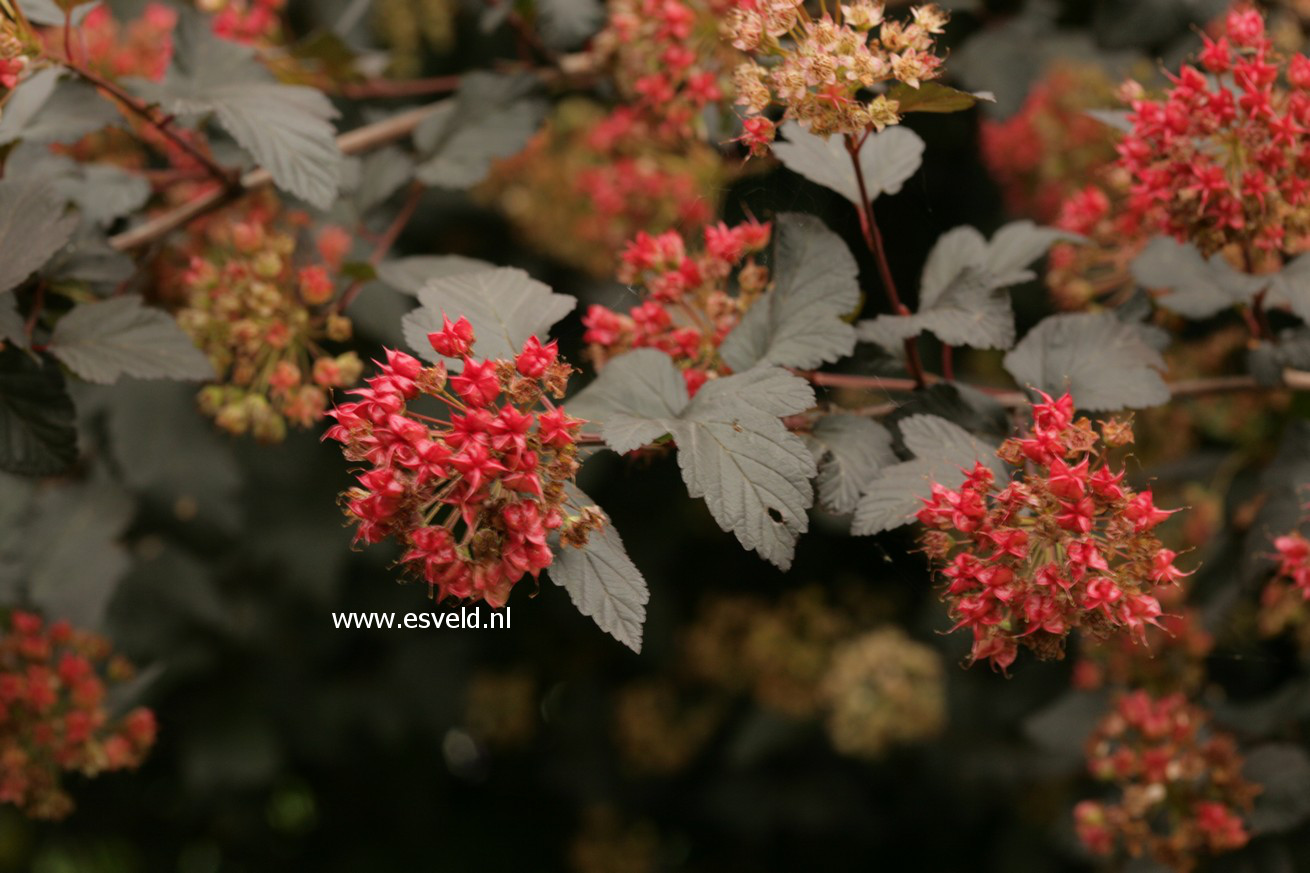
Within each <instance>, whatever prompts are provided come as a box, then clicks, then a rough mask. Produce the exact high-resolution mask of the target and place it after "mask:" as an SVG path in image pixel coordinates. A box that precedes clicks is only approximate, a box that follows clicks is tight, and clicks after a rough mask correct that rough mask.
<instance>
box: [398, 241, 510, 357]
mask: <svg viewBox="0 0 1310 873" xmlns="http://www.w3.org/2000/svg"><path fill="white" fill-rule="evenodd" d="M493 269H495V264H489V263H487V262H486V261H479V260H478V259H477V258H466V257H464V256H462V255H414V256H413V257H409V258H395V259H393V260H390V261H383V262H382V263H381V264H380V265H378V278H379V279H381V280H382V283H383V284H384V285H387V286H388V287H390V288H392V289H393V290H396V291H400V292H401V293H403V294H408V295H410V296H411V297H417V296H418V294H419V292H420V291H422V290H423V288H424V286H425V285H427V284H428V283H429V282H431V281H432V280H434V279H445V278H446V277H447V276H459V275H461V274H463V273H476V272H478V271H479V270H493ZM426 341H427V340H426V339H425V340H424V342H426Z"/></svg>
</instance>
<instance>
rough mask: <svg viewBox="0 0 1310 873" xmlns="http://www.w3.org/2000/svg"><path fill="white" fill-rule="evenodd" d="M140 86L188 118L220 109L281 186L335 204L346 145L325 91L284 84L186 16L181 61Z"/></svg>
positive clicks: (178, 52) (200, 20)
mask: <svg viewBox="0 0 1310 873" xmlns="http://www.w3.org/2000/svg"><path fill="white" fill-rule="evenodd" d="M137 90H138V91H140V92H142V93H144V94H146V95H147V96H148V97H150V98H151V99H154V100H156V101H157V102H159V103H160V105H162V106H163V107H164V109H165V110H166V111H168V112H171V113H174V114H176V115H181V116H195V115H206V114H209V113H213V114H214V116H215V117H216V118H217V120H218V123H219V124H220V125H221V126H222V127H223V129H224V130H226V131H227V132H228V133H229V134H231V136H232V138H233V139H235V140H236V141H237V144H238V145H240V146H241V147H242V148H244V149H246V150H247V151H248V152H250V154H251V156H252V157H253V158H254V159H255V160H256V161H257V162H258V163H259V164H260V165H261V166H262V167H263V168H264V169H266V170H268V172H269V173H270V174H271V175H272V177H273V182H274V184H276V185H277V186H278V187H279V188H281V189H283V190H285V191H289V192H290V193H292V194H294V195H296V196H297V197H300V198H301V199H302V200H305V201H306V202H308V203H311V204H313V205H314V206H317V207H319V208H320V209H327V208H328V207H329V206H331V205H332V202H333V201H334V200H335V199H336V196H337V186H338V182H339V179H340V170H339V165H340V163H341V150H340V149H339V148H338V147H337V142H336V130H335V128H333V126H332V123H331V122H332V119H334V118H336V117H337V115H338V113H337V110H336V108H335V107H333V105H332V101H330V100H329V99H328V98H327V97H326V96H325V95H324V94H323V93H322V92H321V91H318V90H316V89H314V88H310V87H306V86H304V85H283V84H280V83H278V82H277V81H276V80H275V79H274V78H273V75H272V74H271V73H269V72H268V70H266V69H265V68H264V66H263V65H262V64H261V63H260V62H259V61H258V59H257V58H256V57H255V55H254V50H253V49H251V48H249V47H247V46H242V45H238V44H236V43H232V42H227V41H226V40H222V39H219V38H218V37H216V36H214V35H213V34H212V32H211V31H210V29H209V25H208V22H207V20H206V19H205V18H204V17H202V16H197V15H184V16H182V21H181V24H180V25H179V27H178V29H177V48H176V49H175V51H174V56H173V64H172V66H171V67H170V68H169V70H168V74H167V75H166V76H165V78H164V82H163V83H162V84H161V85H158V86H156V85H153V84H150V83H144V84H143V83H137Z"/></svg>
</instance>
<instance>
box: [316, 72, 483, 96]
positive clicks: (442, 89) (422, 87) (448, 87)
mask: <svg viewBox="0 0 1310 873" xmlns="http://www.w3.org/2000/svg"><path fill="white" fill-rule="evenodd" d="M459 80H460V77H459V76H433V77H431V78H428V79H371V80H369V81H367V82H352V83H348V84H345V85H342V86H341V88H340V90H339V93H340V94H341V96H342V97H349V98H350V99H352V100H364V99H369V98H388V97H426V96H430V95H433V94H449V93H450V92H452V91H455V90H457V89H458V88H459Z"/></svg>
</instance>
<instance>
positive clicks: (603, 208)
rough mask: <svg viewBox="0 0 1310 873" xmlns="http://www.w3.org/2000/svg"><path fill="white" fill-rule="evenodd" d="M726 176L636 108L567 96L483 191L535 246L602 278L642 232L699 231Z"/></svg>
mask: <svg viewBox="0 0 1310 873" xmlns="http://www.w3.org/2000/svg"><path fill="white" fill-rule="evenodd" d="M729 175H730V172H729V169H728V168H727V167H725V165H724V163H723V160H722V159H721V158H720V157H719V155H718V153H717V152H716V151H715V149H714V148H713V147H711V146H709V145H707V144H706V143H704V142H701V141H699V140H693V139H686V140H682V141H680V142H671V141H667V140H661V138H659V137H657V136H654V135H652V133H651V127H650V125H649V124H648V123H647V122H646V121H645V120H644V119H643V115H642V112H641V111H640V110H639V109H638V108H637V107H633V106H620V107H618V108H616V109H614V110H613V111H611V112H609V113H608V114H602V113H601V112H600V111H599V108H598V107H596V106H594V105H593V104H591V103H588V102H587V101H582V100H568V101H564V102H563V103H562V104H561V105H560V106H559V107H558V109H557V110H556V113H555V115H554V116H552V118H551V119H550V120H549V121H547V123H546V126H545V127H544V128H543V129H542V130H541V131H540V132H539V133H538V134H537V135H536V136H535V137H533V139H532V140H531V141H530V142H529V143H528V146H527V148H525V149H524V150H523V151H522V152H520V153H519V154H518V155H516V156H514V157H512V158H508V159H506V160H504V161H500V162H499V163H498V164H497V165H496V167H495V168H494V169H493V171H492V176H491V179H490V180H489V181H488V182H487V183H486V184H485V185H484V186H483V191H484V192H485V193H487V194H490V195H492V196H493V197H494V198H495V199H496V200H497V201H498V202H499V204H500V207H501V208H502V209H503V210H504V211H505V212H506V214H507V215H508V216H509V217H510V218H511V219H512V220H513V221H514V222H515V224H516V225H517V226H518V227H519V228H520V229H521V230H522V231H523V232H524V233H525V235H526V236H528V237H529V239H530V241H531V242H532V244H534V245H536V246H538V247H539V248H541V249H542V250H543V251H546V252H549V253H550V254H552V255H554V256H555V257H559V258H561V259H563V260H566V261H568V262H570V263H573V264H577V265H579V266H582V267H584V268H586V269H588V270H590V271H591V272H593V273H595V274H597V275H608V274H610V273H612V272H613V271H614V268H615V263H616V259H617V255H618V252H619V250H620V249H621V248H622V247H623V244H624V243H625V242H626V241H627V240H629V239H631V238H632V236H633V235H634V234H635V233H637V232H638V231H640V230H646V231H650V232H659V231H662V230H664V229H667V228H671V227H677V228H680V229H682V230H683V231H696V230H699V229H700V228H702V227H704V226H705V225H706V224H707V223H708V222H709V221H710V219H711V218H712V217H713V215H714V213H715V211H716V210H717V208H718V203H719V199H720V197H721V196H722V191H723V189H724V187H725V185H726V183H727V181H728V177H729Z"/></svg>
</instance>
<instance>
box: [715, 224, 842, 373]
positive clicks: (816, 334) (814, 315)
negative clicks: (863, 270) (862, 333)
mask: <svg viewBox="0 0 1310 873" xmlns="http://www.w3.org/2000/svg"><path fill="white" fill-rule="evenodd" d="M774 262H775V266H774V274H773V275H774V287H773V289H772V290H770V291H769V292H767V293H766V294H765V295H764V296H763V297H762V298H761V299H760V300H758V301H756V303H755V304H754V305H752V306H751V308H750V309H748V310H747V311H746V314H745V315H744V316H743V317H742V320H741V322H740V323H739V324H738V325H737V326H736V327H735V328H733V330H732V332H731V333H729V334H728V336H727V337H725V338H724V340H723V344H722V345H721V346H720V347H719V353H720V354H721V355H722V356H723V360H724V361H726V362H727V364H728V366H730V367H732V369H733V370H735V371H737V372H742V371H744V370H748V369H750V368H751V367H754V366H757V365H759V364H778V365H780V366H784V367H806V368H808V367H817V366H819V365H820V364H822V363H825V362H830V361H835V360H837V359H839V358H843V357H845V356H847V355H849V354H850V353H851V352H852V351H854V350H855V328H853V327H851V325H849V324H848V323H846V321H844V320H843V318H844V317H845V316H847V315H849V314H850V313H851V312H853V311H854V310H855V309H857V308H858V307H859V305H860V283H859V278H858V277H859V267H858V266H857V265H856V263H855V258H854V257H852V256H851V253H850V250H849V249H847V248H846V244H845V243H844V242H842V240H841V237H839V236H837V234H835V233H833V232H832V231H830V230H828V228H827V227H825V226H824V224H823V222H821V221H820V220H819V219H817V218H814V217H813V216H809V215H800V214H796V213H789V214H786V215H781V216H779V217H778V221H777V243H776V244H775V248H774Z"/></svg>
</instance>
